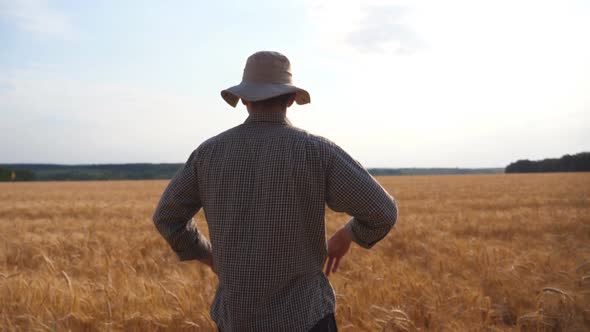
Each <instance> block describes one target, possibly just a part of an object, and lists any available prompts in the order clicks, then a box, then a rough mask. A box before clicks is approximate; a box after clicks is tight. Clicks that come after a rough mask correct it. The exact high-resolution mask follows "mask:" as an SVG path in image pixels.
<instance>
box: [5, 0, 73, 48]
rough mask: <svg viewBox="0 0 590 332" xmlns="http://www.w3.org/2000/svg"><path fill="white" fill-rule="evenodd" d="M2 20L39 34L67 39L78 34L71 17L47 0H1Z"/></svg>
mask: <svg viewBox="0 0 590 332" xmlns="http://www.w3.org/2000/svg"><path fill="white" fill-rule="evenodd" d="M0 20H5V21H7V22H10V23H12V24H14V25H15V26H16V27H17V28H19V29H21V30H23V31H27V32H31V33H34V34H38V35H45V36H53V37H58V38H65V39H69V38H72V37H74V36H75V35H76V31H75V29H74V27H73V25H72V23H71V22H70V19H69V18H68V17H67V16H66V15H65V14H63V13H62V12H60V11H58V10H56V9H54V8H51V7H50V6H49V3H48V1H46V0H18V1H11V0H0Z"/></svg>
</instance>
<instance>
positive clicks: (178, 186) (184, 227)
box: [153, 150, 213, 268]
mask: <svg viewBox="0 0 590 332" xmlns="http://www.w3.org/2000/svg"><path fill="white" fill-rule="evenodd" d="M196 156H197V151H196V150H195V151H194V152H193V153H192V154H191V156H190V157H189V159H188V160H187V162H186V163H185V164H184V166H183V167H182V168H181V169H180V170H179V171H178V172H177V173H176V175H174V177H173V178H172V180H170V183H169V184H168V187H166V190H165V191H164V194H162V198H161V199H160V203H159V204H158V207H157V208H156V211H155V213H154V217H153V220H154V224H155V225H156V228H157V229H158V231H159V232H160V234H162V236H163V237H164V239H166V241H168V243H169V244H170V247H172V250H174V252H175V253H176V255H177V256H178V258H179V259H180V260H181V261H185V260H193V259H198V260H200V261H201V262H203V263H205V264H207V265H209V266H211V268H213V262H212V258H211V244H210V243H209V241H208V240H207V239H206V238H204V237H203V236H202V234H201V233H200V232H199V229H198V228H197V225H196V224H195V221H194V219H193V217H194V215H195V214H196V213H197V212H198V211H199V209H200V208H201V206H202V205H201V198H200V195H199V185H198V177H197V170H196V165H195V161H196V158H197V157H196Z"/></svg>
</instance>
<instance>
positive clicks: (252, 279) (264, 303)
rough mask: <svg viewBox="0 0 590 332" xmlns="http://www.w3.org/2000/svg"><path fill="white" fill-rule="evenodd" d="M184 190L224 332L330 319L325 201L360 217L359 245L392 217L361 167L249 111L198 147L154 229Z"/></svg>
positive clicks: (302, 327)
mask: <svg viewBox="0 0 590 332" xmlns="http://www.w3.org/2000/svg"><path fill="white" fill-rule="evenodd" d="M187 188H193V190H195V191H196V189H197V188H198V197H197V196H196V195H195V197H194V198H193V200H194V202H196V203H193V204H194V205H193V206H192V207H191V208H189V210H191V212H192V210H194V209H195V208H198V207H201V206H202V207H203V209H204V211H205V216H206V219H207V223H208V226H209V234H210V237H211V246H212V248H213V250H212V252H213V261H214V263H215V266H216V268H217V273H218V275H219V288H218V291H217V294H216V297H215V299H214V302H213V305H212V308H211V315H212V318H213V319H214V320H215V321H216V322H217V323H218V324H219V327H220V329H221V330H224V331H225V330H228V331H230V330H239V331H248V330H252V331H267V330H277V329H287V330H290V331H306V330H308V329H309V328H311V327H312V326H313V324H314V323H315V322H317V321H318V320H320V319H321V318H322V317H324V316H326V315H327V314H329V313H333V312H334V306H335V298H334V292H333V290H332V287H331V285H330V283H329V281H328V279H327V278H326V276H325V275H324V274H323V273H322V266H323V263H324V260H325V258H326V239H325V224H324V215H325V203H328V205H329V206H330V207H332V208H333V209H335V210H338V211H345V212H349V213H351V214H352V215H354V216H356V217H358V218H359V219H353V220H352V221H351V223H350V229H351V233H352V234H353V239H355V241H356V242H357V243H359V244H360V245H362V246H365V247H370V246H371V245H372V244H374V243H375V242H377V241H378V240H380V239H381V238H382V237H384V236H385V235H386V234H387V232H388V231H389V229H390V228H391V226H393V223H394V222H395V219H396V214H397V210H396V207H395V204H394V203H393V201H392V200H391V198H390V196H389V195H388V194H387V193H386V192H385V191H384V190H383V189H382V188H381V187H380V186H379V185H378V184H377V183H376V182H375V181H374V180H373V178H372V177H371V176H370V175H368V173H367V172H366V171H365V170H364V169H363V168H362V167H361V166H360V165H359V164H358V163H356V162H355V161H354V160H353V159H351V158H350V157H349V156H348V155H347V154H346V153H344V151H342V150H341V149H340V148H338V147H337V146H336V145H334V144H333V143H331V142H330V141H328V140H326V139H323V138H320V137H317V136H313V135H310V134H308V133H307V132H305V131H303V130H300V129H297V128H295V127H293V126H291V125H290V123H289V122H288V120H287V119H286V117H285V113H252V114H250V117H249V118H248V119H247V120H246V122H245V123H244V124H242V125H240V126H238V127H235V128H233V129H230V130H228V131H226V132H224V133H222V134H220V135H218V136H216V137H213V138H212V139H209V140H208V141H206V142H205V143H203V144H202V145H201V146H199V148H198V149H197V150H195V152H194V153H193V154H192V155H191V158H190V159H189V161H188V162H187V164H186V165H185V168H184V169H183V170H181V171H180V172H179V173H178V174H177V175H176V176H175V178H174V179H173V180H172V181H171V183H170V185H169V187H168V188H167V190H166V193H165V194H164V196H163V198H162V201H161V202H160V206H159V207H158V210H157V211H156V216H155V220H159V221H160V222H159V223H158V222H157V224H159V225H160V227H163V228H165V225H166V224H167V220H168V219H169V217H170V212H169V211H171V209H170V205H171V204H172V205H173V204H175V203H172V201H170V203H167V201H166V197H170V198H171V199H172V198H174V199H178V197H179V196H186V195H187V193H186V192H185V191H186V190H187ZM195 198H196V199H195ZM186 204H187V205H191V204H190V203H189V202H188V201H187V203H186ZM160 211H162V212H160ZM159 214H161V216H159ZM365 220H366V221H365ZM161 231H163V234H166V233H167V232H169V231H166V230H163V229H161ZM171 244H172V243H171ZM173 247H174V244H173ZM181 259H182V257H181Z"/></svg>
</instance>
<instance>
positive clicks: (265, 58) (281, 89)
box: [221, 51, 311, 107]
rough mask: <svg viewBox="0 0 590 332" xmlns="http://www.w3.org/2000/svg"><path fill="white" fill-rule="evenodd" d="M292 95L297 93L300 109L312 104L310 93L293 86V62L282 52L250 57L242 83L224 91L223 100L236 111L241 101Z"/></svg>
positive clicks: (265, 52)
mask: <svg viewBox="0 0 590 332" xmlns="http://www.w3.org/2000/svg"><path fill="white" fill-rule="evenodd" d="M288 93H295V102H296V103H297V104H299V105H303V104H307V103H309V102H310V101H311V98H310V97H309V93H308V92H307V91H305V90H304V89H301V88H298V87H296V86H295V85H293V79H292V73H291V63H290V62H289V59H287V57H286V56H284V55H282V54H281V53H279V52H271V51H261V52H256V53H254V54H252V55H251V56H249V57H248V60H247V61H246V67H244V74H243V76H242V82H241V83H240V84H238V85H235V86H232V87H231V88H228V89H225V90H222V91H221V97H222V98H223V100H225V101H226V102H227V103H228V104H230V105H231V106H232V107H236V105H237V104H238V101H239V100H240V99H242V100H246V101H260V100H264V99H269V98H273V97H277V96H280V95H284V94H288Z"/></svg>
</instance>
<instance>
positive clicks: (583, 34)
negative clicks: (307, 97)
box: [0, 0, 590, 167]
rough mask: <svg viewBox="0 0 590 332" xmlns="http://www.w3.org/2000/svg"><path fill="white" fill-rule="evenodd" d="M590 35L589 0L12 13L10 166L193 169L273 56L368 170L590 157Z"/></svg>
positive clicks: (292, 1)
mask: <svg viewBox="0 0 590 332" xmlns="http://www.w3.org/2000/svg"><path fill="white" fill-rule="evenodd" d="M589 36H590V1H587V0H578V1H568V0H554V1H543V0H535V1H520V0H495V1H477V0H448V1H439V0H424V1H420V0H415V1H387V0H354V1H343V0H323V1H312V0H289V1H273V0H258V1H238V0H235V1H188V0H187V1H174V2H169V1H146V0H141V1H139V0H137V1H115V0H110V1H108V0H101V1H53V0H47V1H44V0H0V141H1V142H2V143H1V144H0V163H17V162H33V163H123V162H183V161H185V160H186V159H187V157H188V156H189V154H190V153H191V152H192V150H193V149H195V148H196V147H197V146H198V145H199V144H200V143H201V142H202V141H204V140H205V139H207V138H209V137H211V136H213V135H215V134H217V133H219V132H222V131H224V130H226V129H228V128H231V127H234V126H236V125H238V124H239V123H241V122H243V121H244V119H245V118H246V116H247V112H246V110H245V108H244V106H242V105H240V106H238V108H237V109H233V108H231V107H229V106H228V105H227V104H225V102H224V101H223V100H222V99H221V97H220V95H219V93H220V91H221V90H222V89H224V88H227V87H229V86H232V85H235V84H238V83H239V82H240V80H241V75H242V70H243V66H244V64H245V61H246V58H247V57H248V56H249V55H250V54H252V53H254V52H256V51H259V50H275V51H279V52H281V53H283V54H285V55H287V56H288V57H289V58H290V60H291V63H292V65H293V71H294V80H295V83H296V84H298V85H299V86H301V87H303V88H305V89H307V90H308V91H309V92H310V93H311V98H312V103H311V104H310V105H305V106H294V107H292V108H291V109H289V117H290V118H291V120H292V122H293V123H294V125H296V126H298V127H301V128H304V129H306V130H308V131H309V132H311V133H314V134H318V135H322V136H325V137H328V138H330V139H331V140H333V141H335V142H336V143H337V144H339V145H341V146H342V147H343V148H344V149H345V150H347V151H348V152H349V153H350V154H351V155H352V156H353V157H355V158H356V159H358V160H359V161H360V162H361V163H363V164H364V165H365V166H367V167H414V166H416V167H504V166H506V165H507V164H508V163H510V162H512V161H515V160H517V159H523V158H528V159H541V158H546V157H559V156H561V155H563V154H566V153H570V154H573V153H577V152H581V151H589V150H590V37H589Z"/></svg>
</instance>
